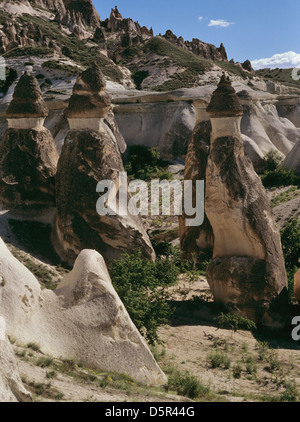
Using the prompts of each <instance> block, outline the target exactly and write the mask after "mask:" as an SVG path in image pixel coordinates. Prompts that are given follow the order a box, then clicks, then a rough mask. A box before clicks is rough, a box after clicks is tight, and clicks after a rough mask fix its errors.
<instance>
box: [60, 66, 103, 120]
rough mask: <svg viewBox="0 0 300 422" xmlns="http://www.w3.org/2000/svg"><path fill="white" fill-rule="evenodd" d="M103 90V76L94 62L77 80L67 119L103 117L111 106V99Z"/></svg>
mask: <svg viewBox="0 0 300 422" xmlns="http://www.w3.org/2000/svg"><path fill="white" fill-rule="evenodd" d="M105 88H106V81H105V79H104V76H103V74H102V72H101V69H100V67H99V65H98V64H97V63H95V62H94V63H93V64H92V65H91V67H90V68H89V69H87V70H86V71H84V72H83V73H82V74H81V75H80V76H79V77H78V78H77V81H76V83H75V85H74V87H73V95H72V96H71V98H70V102H69V107H68V109H67V117H76V118H80V117H83V118H85V117H95V118H96V117H98V118H103V117H105V116H106V115H107V113H108V111H109V108H110V105H111V97H110V95H109V94H108V93H107V92H106V89H105Z"/></svg>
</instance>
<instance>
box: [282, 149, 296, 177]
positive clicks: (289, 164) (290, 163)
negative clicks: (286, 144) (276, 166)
mask: <svg viewBox="0 0 300 422" xmlns="http://www.w3.org/2000/svg"><path fill="white" fill-rule="evenodd" d="M282 166H283V167H286V168H288V169H289V170H294V171H295V172H296V173H297V174H298V175H299V176H300V141H299V142H297V143H296V144H295V146H294V147H293V148H292V149H291V151H290V152H289V153H288V154H287V156H286V157H285V159H284V160H283V162H282Z"/></svg>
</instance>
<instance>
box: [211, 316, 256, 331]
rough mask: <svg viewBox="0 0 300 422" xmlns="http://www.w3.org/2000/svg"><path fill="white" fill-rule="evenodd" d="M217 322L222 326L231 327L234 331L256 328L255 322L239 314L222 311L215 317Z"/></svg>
mask: <svg viewBox="0 0 300 422" xmlns="http://www.w3.org/2000/svg"><path fill="white" fill-rule="evenodd" d="M216 321H217V324H218V325H219V326H220V327H222V328H231V329H232V330H234V331H237V330H239V329H240V330H248V331H254V330H256V329H257V327H256V324H255V322H253V321H251V320H250V319H248V318H245V317H243V316H241V315H236V314H224V313H223V312H222V313H221V315H219V316H218V317H217V318H216Z"/></svg>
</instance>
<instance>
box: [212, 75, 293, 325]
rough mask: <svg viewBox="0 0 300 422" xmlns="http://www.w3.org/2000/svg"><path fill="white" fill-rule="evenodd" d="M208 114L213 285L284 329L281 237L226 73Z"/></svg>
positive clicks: (252, 314) (237, 305)
mask: <svg viewBox="0 0 300 422" xmlns="http://www.w3.org/2000/svg"><path fill="white" fill-rule="evenodd" d="M207 111H208V113H209V115H210V118H211V124H212V133H211V147H210V154H209V157H208V162H207V169H206V193H205V212H206V215H207V217H208V220H209V222H210V224H211V226H212V229H213V234H214V247H213V260H212V262H211V263H210V265H209V267H208V272H207V279H208V282H209V284H210V287H211V289H212V292H213V295H214V297H215V300H216V301H217V302H220V303H223V304H224V305H226V306H227V307H229V308H230V307H232V308H233V309H236V310H237V311H239V312H240V313H242V314H243V315H244V316H246V317H248V318H250V319H253V320H254V321H256V322H259V323H262V324H263V325H266V326H270V327H276V326H282V325H283V324H285V322H286V318H287V312H288V299H287V277H286V272H285V265H284V258H283V253H282V247H281V240H280V235H279V232H278V229H277V228H276V225H275V221H274V218H273V214H272V211H271V208H270V203H269V200H268V197H267V195H266V192H265V189H264V188H263V186H262V183H261V180H260V178H259V177H258V176H257V174H256V173H255V171H254V169H253V166H252V163H251V162H250V160H249V159H248V158H247V157H246V156H245V153H244V148H243V144H242V138H241V134H240V121H241V117H242V113H243V109H242V107H241V105H240V103H239V101H238V97H237V96H236V95H235V93H234V89H233V88H232V86H231V83H230V81H229V79H227V78H226V77H225V76H224V75H223V77H222V78H221V80H220V83H219V85H218V88H217V90H216V91H215V92H214V94H213V97H212V100H211V102H210V104H209V106H208V108H207Z"/></svg>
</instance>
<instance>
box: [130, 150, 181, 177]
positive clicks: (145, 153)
mask: <svg viewBox="0 0 300 422" xmlns="http://www.w3.org/2000/svg"><path fill="white" fill-rule="evenodd" d="M128 151H129V154H128V157H127V162H126V163H125V171H126V172H127V175H128V177H129V179H132V180H134V179H135V180H150V179H166V180H169V179H171V178H172V177H173V175H172V173H170V172H169V171H168V169H167V168H168V166H169V164H170V163H169V162H168V161H164V160H162V159H161V158H160V154H159V152H158V150H157V148H147V147H145V146H144V145H133V146H131V147H129V149H128Z"/></svg>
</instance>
